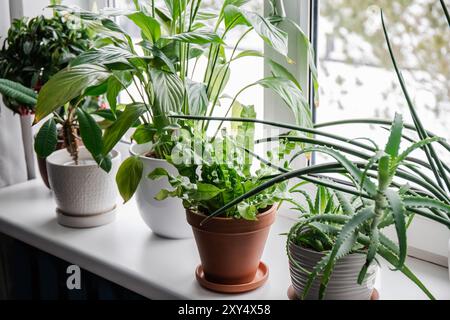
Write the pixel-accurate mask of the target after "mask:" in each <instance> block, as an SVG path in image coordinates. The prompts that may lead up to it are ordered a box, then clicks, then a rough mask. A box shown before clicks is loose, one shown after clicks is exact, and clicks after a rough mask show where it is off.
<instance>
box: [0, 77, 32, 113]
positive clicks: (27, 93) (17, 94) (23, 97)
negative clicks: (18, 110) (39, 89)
mask: <svg viewBox="0 0 450 320" xmlns="http://www.w3.org/2000/svg"><path fill="white" fill-rule="evenodd" d="M0 94H2V95H4V96H6V97H8V98H10V99H13V100H15V101H16V102H17V103H19V104H24V105H27V106H32V107H34V106H35V105H36V103H37V94H36V92H34V91H33V90H32V89H30V88H27V87H25V86H23V85H22V84H20V83H18V82H14V81H11V80H8V79H0Z"/></svg>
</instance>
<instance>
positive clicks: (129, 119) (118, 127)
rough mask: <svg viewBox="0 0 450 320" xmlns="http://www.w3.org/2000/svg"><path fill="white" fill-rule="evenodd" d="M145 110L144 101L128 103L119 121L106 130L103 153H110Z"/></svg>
mask: <svg viewBox="0 0 450 320" xmlns="http://www.w3.org/2000/svg"><path fill="white" fill-rule="evenodd" d="M145 111H146V108H145V106H144V105H143V104H142V103H136V104H130V105H128V106H127V107H126V108H125V110H124V111H123V113H122V114H121V115H120V116H119V117H118V119H117V121H116V122H114V123H113V124H112V125H111V126H110V127H108V128H107V129H106V130H105V134H104V135H103V152H102V153H103V154H108V153H109V152H110V151H111V150H112V148H114V146H115V145H116V144H117V143H118V142H119V140H120V139H121V138H122V136H123V135H124V134H125V133H126V132H127V130H128V129H130V128H131V127H132V126H133V124H134V123H135V122H136V121H137V120H138V119H139V117H140V116H141V115H143V114H144V112H145Z"/></svg>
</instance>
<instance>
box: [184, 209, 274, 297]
mask: <svg viewBox="0 0 450 320" xmlns="http://www.w3.org/2000/svg"><path fill="white" fill-rule="evenodd" d="M186 215H187V221H188V223H189V224H190V225H191V226H192V230H193V232H194V237H195V241H196V243H197V248H198V251H199V254H200V259H201V263H202V266H201V267H202V271H203V274H204V278H205V279H206V280H207V281H208V282H211V283H215V284H225V285H240V284H246V283H251V282H252V281H253V280H254V278H255V275H256V273H257V270H258V268H259V267H260V259H261V255H262V253H263V250H264V246H265V243H266V240H267V237H268V235H269V230H270V226H271V225H272V224H273V222H274V221H275V215H276V208H275V206H272V207H271V208H270V209H268V210H266V211H265V212H263V213H261V214H259V215H258V220H256V221H249V220H244V219H233V218H222V217H214V218H212V219H211V220H209V221H208V222H207V223H205V224H204V225H200V223H201V222H202V221H203V219H205V217H206V216H205V215H202V214H199V213H195V212H192V211H190V210H186ZM199 281H200V280H199ZM200 283H201V282H200ZM201 284H202V283H201ZM254 288H255V287H252V289H254Z"/></svg>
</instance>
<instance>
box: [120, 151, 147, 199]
mask: <svg viewBox="0 0 450 320" xmlns="http://www.w3.org/2000/svg"><path fill="white" fill-rule="evenodd" d="M143 170H144V164H143V163H142V161H141V159H139V157H129V158H128V159H126V160H125V161H124V162H123V163H122V165H121V166H120V168H119V171H118V172H117V175H116V183H117V187H118V188H119V192H120V195H121V196H122V198H123V200H124V202H127V201H128V200H130V199H131V197H133V195H134V193H135V192H136V189H137V187H138V185H139V182H140V181H141V178H142V173H143Z"/></svg>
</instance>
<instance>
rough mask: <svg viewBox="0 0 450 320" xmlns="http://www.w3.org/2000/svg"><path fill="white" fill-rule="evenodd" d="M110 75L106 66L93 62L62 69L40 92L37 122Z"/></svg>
mask: <svg viewBox="0 0 450 320" xmlns="http://www.w3.org/2000/svg"><path fill="white" fill-rule="evenodd" d="M110 75H111V74H110V72H109V71H108V70H107V69H105V68H104V67H101V66H98V65H93V64H84V65H79V66H75V67H69V68H66V69H64V70H61V71H60V72H58V73H57V74H55V75H54V76H53V77H52V78H51V79H50V80H49V81H48V82H47V83H46V84H45V85H44V86H43V87H42V89H41V91H40V92H39V97H38V101H37V106H36V117H35V120H34V121H35V123H36V122H38V121H40V120H42V119H43V118H45V117H46V116H47V115H49V114H50V113H52V112H53V111H54V110H56V109H57V108H59V107H61V106H63V105H65V104H66V103H67V102H69V101H71V100H72V99H75V98H76V97H79V96H80V95H82V94H83V92H84V91H85V90H86V89H87V88H89V87H92V86H96V85H99V84H100V83H102V82H104V81H106V79H108V78H109V76H110Z"/></svg>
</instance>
